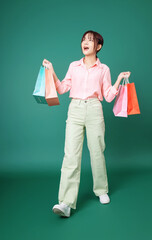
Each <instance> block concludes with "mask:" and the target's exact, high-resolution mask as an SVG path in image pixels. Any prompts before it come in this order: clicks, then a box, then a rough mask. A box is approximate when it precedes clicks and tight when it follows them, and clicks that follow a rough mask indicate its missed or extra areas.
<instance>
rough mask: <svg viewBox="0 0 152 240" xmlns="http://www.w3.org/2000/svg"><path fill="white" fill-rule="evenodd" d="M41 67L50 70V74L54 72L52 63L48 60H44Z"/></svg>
mask: <svg viewBox="0 0 152 240" xmlns="http://www.w3.org/2000/svg"><path fill="white" fill-rule="evenodd" d="M42 65H43V66H44V67H46V68H47V69H49V70H51V71H52V72H53V71H54V69H53V65H52V63H51V62H49V61H48V60H46V59H44V60H43V62H42Z"/></svg>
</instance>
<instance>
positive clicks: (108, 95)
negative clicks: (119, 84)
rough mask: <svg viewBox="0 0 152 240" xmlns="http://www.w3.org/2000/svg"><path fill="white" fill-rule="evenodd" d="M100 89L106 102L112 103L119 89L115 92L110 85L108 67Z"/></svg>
mask: <svg viewBox="0 0 152 240" xmlns="http://www.w3.org/2000/svg"><path fill="white" fill-rule="evenodd" d="M102 88H103V89H102V91H103V96H104V98H105V100H106V101H107V102H112V100H113V99H114V98H115V96H116V95H117V94H118V92H119V89H118V90H116V88H115V87H114V86H112V85H111V73H110V69H109V67H108V68H107V70H106V72H105V74H104V78H103V85H102Z"/></svg>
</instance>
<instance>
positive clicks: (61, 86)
mask: <svg viewBox="0 0 152 240" xmlns="http://www.w3.org/2000/svg"><path fill="white" fill-rule="evenodd" d="M71 69H72V66H71V64H70V65H69V68H68V71H67V73H66V75H65V78H64V79H63V80H62V81H60V80H59V79H58V80H57V81H56V82H55V86H56V90H57V92H58V93H59V94H63V93H66V92H68V91H69V90H70V89H71V86H72V83H71V77H72V70H71Z"/></svg>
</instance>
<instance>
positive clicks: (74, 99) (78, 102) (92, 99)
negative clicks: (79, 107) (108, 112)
mask: <svg viewBox="0 0 152 240" xmlns="http://www.w3.org/2000/svg"><path fill="white" fill-rule="evenodd" d="M71 102H76V103H77V104H80V103H84V104H90V103H95V102H100V100H99V99H98V98H88V99H79V98H72V99H71ZM100 103H101V102H100Z"/></svg>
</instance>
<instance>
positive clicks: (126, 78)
mask: <svg viewBox="0 0 152 240" xmlns="http://www.w3.org/2000/svg"><path fill="white" fill-rule="evenodd" d="M127 83H129V78H128V77H127V76H126V77H124V78H123V82H122V85H123V86H124V85H125V84H127Z"/></svg>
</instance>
